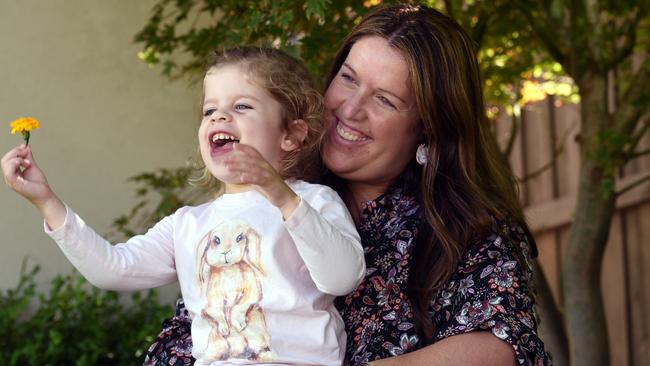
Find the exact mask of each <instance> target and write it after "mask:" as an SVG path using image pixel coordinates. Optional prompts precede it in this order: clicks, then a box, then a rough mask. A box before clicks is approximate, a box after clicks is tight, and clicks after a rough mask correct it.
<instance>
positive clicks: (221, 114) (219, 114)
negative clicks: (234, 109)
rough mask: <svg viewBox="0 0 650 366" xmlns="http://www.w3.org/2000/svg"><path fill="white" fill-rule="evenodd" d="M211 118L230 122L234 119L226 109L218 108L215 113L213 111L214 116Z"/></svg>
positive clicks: (214, 120)
mask: <svg viewBox="0 0 650 366" xmlns="http://www.w3.org/2000/svg"><path fill="white" fill-rule="evenodd" d="M210 120H211V121H212V122H217V121H218V122H230V121H231V120H232V119H231V117H230V114H229V113H228V112H226V111H223V110H216V111H214V113H212V116H210Z"/></svg>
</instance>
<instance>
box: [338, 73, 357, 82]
mask: <svg viewBox="0 0 650 366" xmlns="http://www.w3.org/2000/svg"><path fill="white" fill-rule="evenodd" d="M341 79H343V80H344V81H347V82H350V83H354V78H353V77H352V76H351V75H350V74H347V73H344V72H342V73H341Z"/></svg>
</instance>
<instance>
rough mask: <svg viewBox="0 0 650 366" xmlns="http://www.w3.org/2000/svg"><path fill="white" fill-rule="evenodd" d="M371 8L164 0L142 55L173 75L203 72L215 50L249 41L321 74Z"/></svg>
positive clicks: (145, 32)
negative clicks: (299, 60) (283, 53)
mask: <svg viewBox="0 0 650 366" xmlns="http://www.w3.org/2000/svg"><path fill="white" fill-rule="evenodd" d="M368 9H369V8H368V7H365V6H364V5H363V3H362V2H356V3H352V4H350V3H349V2H347V1H338V0H306V1H294V0H277V1H270V0H261V1H239V0H226V1H214V0H191V1H190V0H183V1H171V0H161V1H159V2H158V3H157V4H156V5H155V6H154V8H153V10H152V14H151V17H150V18H149V21H148V22H147V24H145V26H144V27H143V28H142V29H141V30H140V32H138V34H137V35H136V36H135V41H136V42H137V43H140V44H142V51H141V52H140V53H139V54H138V57H139V58H140V59H141V60H143V61H144V62H146V63H147V64H149V65H162V73H163V74H164V75H166V76H168V77H170V78H176V77H179V76H190V77H197V76H198V75H200V74H201V73H202V72H203V71H204V67H205V64H206V60H207V59H208V57H209V55H211V54H212V52H213V51H214V50H218V49H223V48H229V47H233V46H240V45H244V44H247V45H263V46H271V47H276V48H281V49H284V50H285V51H287V52H288V53H290V54H291V55H294V56H296V57H298V58H302V59H303V60H304V61H305V62H306V63H307V66H308V68H309V69H310V71H312V73H314V74H315V75H318V76H319V77H320V76H323V75H324V74H325V72H326V70H327V68H328V67H329V64H330V63H331V59H332V58H333V56H334V53H335V52H336V50H337V48H338V45H339V44H340V42H341V41H342V40H343V37H344V36H345V34H347V32H348V31H349V30H350V29H351V27H352V26H353V24H354V21H355V20H356V19H358V17H359V16H360V15H362V14H364V13H365V12H366V11H368ZM179 60H183V61H182V62H181V61H179Z"/></svg>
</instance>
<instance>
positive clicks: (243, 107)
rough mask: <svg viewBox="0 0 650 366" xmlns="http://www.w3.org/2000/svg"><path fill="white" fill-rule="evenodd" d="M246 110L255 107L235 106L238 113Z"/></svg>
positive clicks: (246, 105)
mask: <svg viewBox="0 0 650 366" xmlns="http://www.w3.org/2000/svg"><path fill="white" fill-rule="evenodd" d="M245 109H253V107H251V106H249V105H248V104H236V105H235V110H236V111H243V110H245Z"/></svg>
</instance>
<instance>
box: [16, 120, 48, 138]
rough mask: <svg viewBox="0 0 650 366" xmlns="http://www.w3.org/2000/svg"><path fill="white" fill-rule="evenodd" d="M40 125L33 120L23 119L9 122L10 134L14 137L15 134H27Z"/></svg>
mask: <svg viewBox="0 0 650 366" xmlns="http://www.w3.org/2000/svg"><path fill="white" fill-rule="evenodd" d="M39 127H41V125H40V124H39V123H38V121H37V120H36V119H35V118H31V117H23V118H18V119H17V120H15V121H13V122H11V134H12V135H15V134H16V132H29V131H31V130H33V129H35V128H39Z"/></svg>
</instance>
